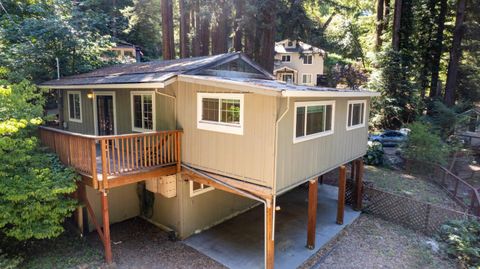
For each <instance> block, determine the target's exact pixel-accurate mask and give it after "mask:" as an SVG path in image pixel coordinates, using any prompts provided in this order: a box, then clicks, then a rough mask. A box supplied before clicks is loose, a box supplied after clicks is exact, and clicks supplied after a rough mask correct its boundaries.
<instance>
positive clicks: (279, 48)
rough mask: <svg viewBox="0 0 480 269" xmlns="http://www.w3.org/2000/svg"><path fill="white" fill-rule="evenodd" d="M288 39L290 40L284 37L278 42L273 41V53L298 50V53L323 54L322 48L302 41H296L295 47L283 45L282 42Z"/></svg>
mask: <svg viewBox="0 0 480 269" xmlns="http://www.w3.org/2000/svg"><path fill="white" fill-rule="evenodd" d="M289 41H291V40H289V39H285V40H282V41H279V42H275V53H279V54H282V53H292V52H299V53H320V54H322V55H324V54H325V51H324V50H322V49H320V48H317V47H314V46H312V45H310V44H307V43H304V42H302V41H297V43H296V46H295V48H288V47H285V46H284V44H285V43H286V42H289ZM292 42H293V41H292Z"/></svg>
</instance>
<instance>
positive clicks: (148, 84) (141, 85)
mask: <svg viewBox="0 0 480 269" xmlns="http://www.w3.org/2000/svg"><path fill="white" fill-rule="evenodd" d="M172 82H174V80H172V79H170V80H167V81H164V82H144V83H118V84H82V85H75V84H67V85H48V84H40V85H37V86H38V87H39V88H41V89H52V90H56V89H58V90H68V89H93V90H94V89H132V88H135V89H149V88H165V86H167V85H168V84H170V83H172Z"/></svg>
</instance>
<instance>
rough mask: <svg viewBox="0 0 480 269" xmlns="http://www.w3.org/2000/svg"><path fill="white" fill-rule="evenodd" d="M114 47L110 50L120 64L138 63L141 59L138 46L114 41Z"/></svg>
mask: <svg viewBox="0 0 480 269" xmlns="http://www.w3.org/2000/svg"><path fill="white" fill-rule="evenodd" d="M115 43H116V46H115V47H112V48H110V50H111V51H113V52H114V53H115V57H116V58H117V59H118V60H119V61H120V62H122V63H127V64H129V63H135V62H137V63H139V62H140V61H141V57H142V51H141V49H140V47H139V46H136V45H133V44H130V43H128V42H125V41H116V42H115Z"/></svg>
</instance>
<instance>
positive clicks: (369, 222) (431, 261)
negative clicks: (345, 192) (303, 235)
mask: <svg viewBox="0 0 480 269" xmlns="http://www.w3.org/2000/svg"><path fill="white" fill-rule="evenodd" d="M429 240H433V239H431V238H428V237H426V236H424V235H422V234H420V233H417V232H414V231H412V230H410V229H407V228H404V227H402V226H400V225H396V224H393V223H391V222H387V221H384V220H382V219H379V218H376V217H373V216H370V215H365V214H363V215H362V216H360V218H358V219H357V220H356V221H355V222H354V223H352V224H351V225H350V226H349V227H348V228H347V229H345V230H344V231H343V232H342V234H341V235H339V236H338V237H337V238H336V239H335V240H334V241H333V242H330V244H329V245H328V246H327V247H325V248H323V249H322V250H320V251H319V252H317V253H316V254H315V255H314V256H313V257H311V258H310V259H309V260H308V261H306V262H305V263H304V264H303V265H302V266H301V267H300V268H301V269H307V268H312V269H318V268H343V269H348V268H352V269H353V268H395V269H397V268H418V269H420V268H422V269H423V268H432V269H443V268H445V269H451V268H456V267H457V265H456V263H455V262H454V261H452V260H450V259H445V258H444V257H446V255H445V254H444V253H442V250H441V249H440V250H438V252H434V251H433V250H432V247H431V246H430V245H429V244H428V243H427V242H429Z"/></svg>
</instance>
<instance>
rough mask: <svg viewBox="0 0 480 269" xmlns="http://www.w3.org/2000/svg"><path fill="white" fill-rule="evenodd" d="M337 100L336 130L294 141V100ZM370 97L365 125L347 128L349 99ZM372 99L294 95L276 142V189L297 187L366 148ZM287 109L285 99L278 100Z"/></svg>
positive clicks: (361, 152) (355, 155)
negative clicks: (313, 137) (328, 133)
mask: <svg viewBox="0 0 480 269" xmlns="http://www.w3.org/2000/svg"><path fill="white" fill-rule="evenodd" d="M331 100H334V101H335V114H334V115H335V119H334V122H335V124H334V133H333V134H331V135H327V136H323V137H319V138H315V139H312V140H307V141H303V142H298V143H295V144H294V143H293V135H294V134H293V128H294V113H295V102H305V101H331ZM349 100H367V105H366V112H365V113H366V120H365V127H362V128H358V129H354V130H350V131H347V129H346V125H347V102H348V101H349ZM369 104H370V100H369V98H292V99H290V109H289V111H288V113H287V114H286V115H285V117H284V118H283V119H282V120H281V121H280V123H279V131H278V143H277V146H278V147H277V150H278V155H277V160H276V162H277V166H276V171H277V175H276V176H277V183H276V184H277V185H276V190H277V192H281V191H283V190H286V189H288V188H289V187H292V186H295V185H297V184H299V183H301V182H303V181H305V180H307V179H310V178H312V177H313V176H316V175H318V174H320V173H323V172H327V171H329V170H331V169H333V168H335V167H338V166H339V165H342V164H344V163H346V162H348V161H350V160H352V159H355V158H358V157H361V156H363V155H364V154H365V153H366V150H367V139H368V115H369ZM280 106H281V107H282V109H283V111H285V106H286V100H285V99H284V100H283V101H282V102H279V107H280Z"/></svg>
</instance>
